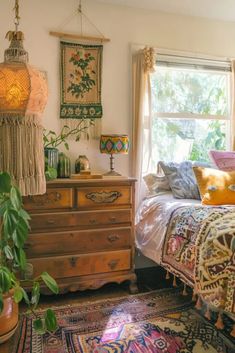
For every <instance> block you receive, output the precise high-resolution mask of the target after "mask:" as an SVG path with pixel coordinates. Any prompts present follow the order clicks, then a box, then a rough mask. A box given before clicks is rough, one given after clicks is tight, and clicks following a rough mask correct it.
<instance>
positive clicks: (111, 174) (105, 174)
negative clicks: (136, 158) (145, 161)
mask: <svg viewBox="0 0 235 353" xmlns="http://www.w3.org/2000/svg"><path fill="white" fill-rule="evenodd" d="M103 175H104V176H121V174H119V173H117V172H115V170H110V171H109V172H107V173H104V174H103Z"/></svg>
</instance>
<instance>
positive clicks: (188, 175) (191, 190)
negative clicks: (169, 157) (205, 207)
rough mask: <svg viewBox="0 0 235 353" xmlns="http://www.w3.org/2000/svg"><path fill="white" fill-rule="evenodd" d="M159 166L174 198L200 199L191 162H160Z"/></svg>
mask: <svg viewBox="0 0 235 353" xmlns="http://www.w3.org/2000/svg"><path fill="white" fill-rule="evenodd" d="M159 165H160V167H161V168H162V170H163V172H164V174H165V176H166V177H167V179H168V182H169V184H170V188H171V190H172V193H173V196H174V197H175V198H177V199H200V194H199V191H198V187H197V183H196V179H195V176H194V173H193V169H192V162H191V161H185V162H182V163H174V162H170V163H165V162H162V161H160V162H159Z"/></svg>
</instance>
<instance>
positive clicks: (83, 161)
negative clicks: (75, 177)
mask: <svg viewBox="0 0 235 353" xmlns="http://www.w3.org/2000/svg"><path fill="white" fill-rule="evenodd" d="M83 170H90V162H89V160H88V158H87V157H86V156H85V155H80V156H79V157H78V158H77V160H76V161H75V173H76V174H79V173H80V172H81V171H83Z"/></svg>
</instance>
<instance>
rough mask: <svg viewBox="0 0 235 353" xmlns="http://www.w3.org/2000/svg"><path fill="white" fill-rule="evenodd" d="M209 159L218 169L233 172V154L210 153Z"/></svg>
mask: <svg viewBox="0 0 235 353" xmlns="http://www.w3.org/2000/svg"><path fill="white" fill-rule="evenodd" d="M209 157H210V159H211V160H212V162H213V163H214V164H215V166H216V167H217V168H218V169H220V170H225V171H232V170H234V171H235V152H229V151H227V152H226V151H210V152H209Z"/></svg>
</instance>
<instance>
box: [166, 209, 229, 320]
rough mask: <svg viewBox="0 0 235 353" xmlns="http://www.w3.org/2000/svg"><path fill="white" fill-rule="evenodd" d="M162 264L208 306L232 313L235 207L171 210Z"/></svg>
mask: <svg viewBox="0 0 235 353" xmlns="http://www.w3.org/2000/svg"><path fill="white" fill-rule="evenodd" d="M161 264H162V266H163V267H165V268H166V269H167V270H169V271H170V272H171V273H173V274H175V275H176V276H177V277H179V278H181V279H182V281H183V282H185V283H187V284H188V285H190V286H191V287H194V288H195V290H196V292H197V293H198V294H200V296H201V297H202V298H203V299H204V300H205V301H206V302H207V303H208V304H209V305H212V306H213V307H216V308H218V309H222V310H225V311H227V312H229V313H232V314H235V208H234V207H205V206H200V205H198V206H192V207H191V206H185V207H179V208H177V209H176V210H175V211H173V213H172V216H171V220H170V223H169V226H168V229H167V232H166V236H165V240H164V247H163V253H162V259H161Z"/></svg>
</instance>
